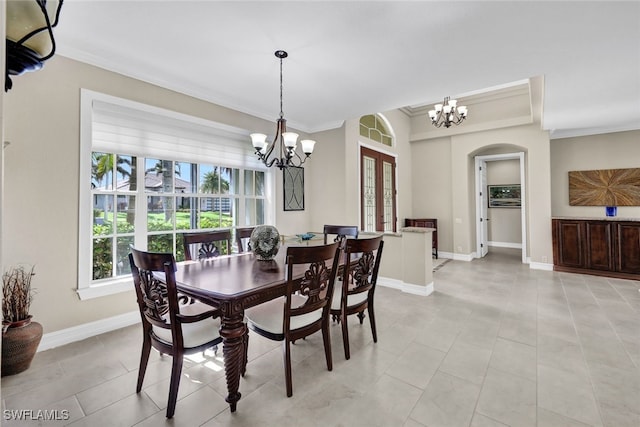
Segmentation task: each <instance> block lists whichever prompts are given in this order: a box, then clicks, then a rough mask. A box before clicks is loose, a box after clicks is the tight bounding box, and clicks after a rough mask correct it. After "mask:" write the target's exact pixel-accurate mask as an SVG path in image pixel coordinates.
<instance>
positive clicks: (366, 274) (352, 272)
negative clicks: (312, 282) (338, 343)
mask: <svg viewBox="0 0 640 427" xmlns="http://www.w3.org/2000/svg"><path fill="white" fill-rule="evenodd" d="M383 246H384V241H383V240H382V236H378V237H375V238H372V239H348V240H347V241H346V243H345V249H344V259H345V260H353V261H352V262H351V263H349V262H346V263H345V266H344V269H343V270H342V279H343V280H342V281H341V282H340V283H341V285H342V286H341V287H339V288H338V289H336V291H335V292H334V294H333V300H332V302H331V316H332V317H333V318H334V319H336V320H337V321H338V322H340V323H341V324H342V342H343V344H344V357H345V358H346V359H349V358H350V357H351V354H350V351H349V329H348V327H347V317H348V316H350V315H352V314H357V315H358V318H359V319H360V324H361V325H362V322H363V321H364V310H365V309H366V310H367V311H368V313H369V323H370V324H371V332H372V333H373V342H378V334H377V332H376V317H375V312H374V309H373V297H374V293H375V290H376V283H377V282H378V269H379V268H380V260H381V259H382V247H383ZM356 260H357V261H356Z"/></svg>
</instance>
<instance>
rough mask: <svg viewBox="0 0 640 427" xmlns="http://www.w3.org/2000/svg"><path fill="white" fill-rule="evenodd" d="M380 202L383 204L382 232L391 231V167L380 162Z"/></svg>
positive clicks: (389, 164) (386, 163) (387, 163)
mask: <svg viewBox="0 0 640 427" xmlns="http://www.w3.org/2000/svg"><path fill="white" fill-rule="evenodd" d="M382 185H383V188H382V200H383V203H384V212H383V215H384V231H393V166H392V165H391V163H389V162H384V161H383V162H382Z"/></svg>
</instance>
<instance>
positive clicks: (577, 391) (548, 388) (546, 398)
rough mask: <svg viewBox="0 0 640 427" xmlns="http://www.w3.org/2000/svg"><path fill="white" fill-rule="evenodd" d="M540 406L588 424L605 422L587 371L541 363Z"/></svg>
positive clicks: (539, 372) (539, 374) (539, 370)
mask: <svg viewBox="0 0 640 427" xmlns="http://www.w3.org/2000/svg"><path fill="white" fill-rule="evenodd" d="M538 406H539V407H541V408H544V409H547V410H549V411H552V412H555V413H557V414H560V415H564V416H565V417H567V418H572V419H574V420H578V421H580V422H583V423H585V424H589V425H592V426H601V425H602V420H601V418H600V412H599V410H598V405H597V403H596V399H595V396H594V393H593V386H592V385H591V382H590V380H589V377H588V376H587V375H586V374H578V373H575V372H569V371H565V370H561V369H557V368H552V367H548V366H545V365H538Z"/></svg>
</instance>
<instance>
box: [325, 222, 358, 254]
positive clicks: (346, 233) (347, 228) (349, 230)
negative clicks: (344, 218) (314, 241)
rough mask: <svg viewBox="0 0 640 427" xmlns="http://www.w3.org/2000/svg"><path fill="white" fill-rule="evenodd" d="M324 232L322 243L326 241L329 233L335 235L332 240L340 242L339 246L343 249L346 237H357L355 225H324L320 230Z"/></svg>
mask: <svg viewBox="0 0 640 427" xmlns="http://www.w3.org/2000/svg"><path fill="white" fill-rule="evenodd" d="M322 232H323V233H324V244H325V245H326V244H327V242H328V236H329V235H335V236H336V237H335V238H334V239H333V241H334V242H340V246H341V247H342V248H343V249H344V241H345V240H346V239H347V237H353V238H355V239H357V238H358V227H357V226H355V225H325V226H324V229H323V231H322Z"/></svg>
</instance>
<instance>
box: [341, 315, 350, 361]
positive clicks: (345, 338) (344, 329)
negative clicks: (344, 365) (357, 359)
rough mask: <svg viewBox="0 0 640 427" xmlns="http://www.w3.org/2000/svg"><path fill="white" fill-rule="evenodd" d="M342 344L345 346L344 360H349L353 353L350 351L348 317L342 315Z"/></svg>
mask: <svg viewBox="0 0 640 427" xmlns="http://www.w3.org/2000/svg"><path fill="white" fill-rule="evenodd" d="M341 317H342V319H341V320H342V344H343V346H344V358H345V359H347V360H349V359H350V358H351V352H350V351H349V328H348V327H347V315H346V313H343V314H342V316H341Z"/></svg>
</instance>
